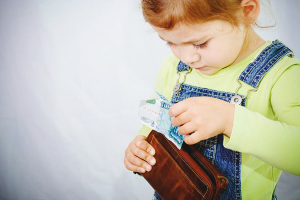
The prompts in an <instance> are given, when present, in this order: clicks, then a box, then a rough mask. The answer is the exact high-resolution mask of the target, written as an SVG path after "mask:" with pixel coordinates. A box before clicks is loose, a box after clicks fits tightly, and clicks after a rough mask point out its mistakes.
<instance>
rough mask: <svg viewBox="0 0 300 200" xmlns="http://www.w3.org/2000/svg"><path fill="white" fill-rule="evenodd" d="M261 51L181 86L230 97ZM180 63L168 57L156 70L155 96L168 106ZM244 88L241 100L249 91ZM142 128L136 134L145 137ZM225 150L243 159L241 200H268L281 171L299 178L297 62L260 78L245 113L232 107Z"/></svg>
mask: <svg viewBox="0 0 300 200" xmlns="http://www.w3.org/2000/svg"><path fill="white" fill-rule="evenodd" d="M269 44H270V42H267V43H266V44H264V45H262V46H261V47H260V48H259V49H257V50H256V51H255V52H253V53H252V54H250V55H249V56H248V57H247V58H245V59H244V60H242V61H240V62H238V63H236V64H234V65H232V66H229V67H227V68H224V69H222V70H220V71H219V72H217V73H216V74H213V75H203V74H201V73H200V72H199V71H197V70H192V72H191V73H190V74H188V76H187V78H186V81H185V83H186V84H189V85H194V86H198V87H206V88H210V89H214V90H219V91H227V92H232V93H234V92H235V90H236V88H237V87H238V83H237V82H236V79H237V78H238V77H239V75H240V74H241V72H242V71H243V70H244V69H245V67H246V66H247V65H248V64H249V63H250V62H251V61H253V60H254V59H255V58H256V56H257V55H258V54H259V53H260V51H261V50H262V49H263V48H265V47H266V45H269ZM178 62H179V60H178V59H177V58H175V57H174V56H169V57H168V58H167V59H166V60H165V61H164V63H163V65H162V67H161V68H160V70H159V73H158V75H157V80H156V90H157V91H159V92H160V93H162V94H163V95H164V96H165V97H167V98H168V99H169V100H170V99H171V97H172V94H173V87H174V85H175V83H176V81H177V78H178V76H177V71H176V69H177V64H178ZM241 83H242V87H241V88H240V89H239V90H238V93H239V94H242V95H246V94H247V91H248V90H249V89H252V87H251V86H249V85H247V84H246V83H243V82H241ZM148 133H149V129H148V128H147V127H143V128H142V129H141V130H140V131H139V134H142V135H147V134H148ZM224 146H225V147H226V148H228V149H231V150H235V151H239V152H241V153H242V164H241V181H242V197H243V199H271V197H272V193H273V190H274V188H275V186H276V184H277V182H278V179H279V176H280V174H281V170H284V171H286V172H288V173H291V174H295V175H298V176H300V60H298V59H294V58H289V57H285V58H283V59H282V60H281V61H279V62H278V63H277V64H276V65H275V66H274V67H273V68H272V69H271V70H270V71H269V72H268V73H267V74H266V75H265V77H264V78H263V80H262V81H261V83H260V85H259V88H258V90H257V91H256V92H250V93H249V95H248V97H247V102H246V107H242V106H237V105H236V106H235V113H234V123H233V130H232V133H231V137H230V138H228V137H226V136H224Z"/></svg>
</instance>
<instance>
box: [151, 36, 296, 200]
mask: <svg viewBox="0 0 300 200" xmlns="http://www.w3.org/2000/svg"><path fill="white" fill-rule="evenodd" d="M286 55H288V56H292V55H293V53H292V51H291V50H290V49H288V48H287V47H285V46H284V45H283V44H282V43H280V42H279V41H274V42H272V44H271V45H269V46H268V47H266V48H265V49H264V50H263V51H262V52H261V53H260V54H259V56H258V57H257V58H256V59H255V60H254V61H253V62H252V63H250V64H249V65H248V66H247V67H246V68H245V70H244V71H243V72H242V73H241V75H240V76H239V79H240V80H241V81H243V82H245V83H247V84H249V85H251V86H252V87H255V88H256V87H257V86H258V85H259V83H260V81H261V80H262V79H263V77H264V75H265V74H266V73H267V72H268V71H269V70H270V69H271V68H272V67H273V66H274V65H275V64H276V63H277V62H278V61H279V60H280V59H281V58H283V57H284V56H286ZM188 68H189V66H187V65H186V64H185V63H183V62H182V61H180V62H179V63H178V66H177V71H179V72H181V71H187V70H188ZM232 81H233V82H234V83H235V81H236V80H232ZM234 95H235V94H234V93H230V92H226V91H217V90H212V89H209V88H202V87H196V86H192V85H187V84H185V83H183V84H182V85H181V91H180V93H179V94H175V93H174V94H173V96H172V103H177V102H180V101H182V100H184V99H187V98H190V97H200V96H208V97H214V98H218V99H221V100H224V101H227V102H230V100H231V97H232V96H234ZM239 95H240V94H239ZM240 96H241V97H242V98H243V97H244V96H243V95H240ZM241 105H242V106H245V105H246V99H243V101H242V103H241ZM196 147H197V148H198V149H199V151H200V152H201V153H203V155H204V156H205V157H207V158H208V159H209V160H210V161H211V163H212V164H213V165H214V166H215V167H216V168H217V169H218V170H219V171H220V172H221V173H222V174H223V175H224V176H226V177H227V179H228V181H229V184H228V186H227V188H226V190H225V191H224V193H223V195H222V196H221V197H220V199H222V200H233V199H242V190H241V153H240V152H236V151H232V150H230V149H226V148H225V147H224V146H223V135H218V136H216V137H213V138H210V139H208V140H204V141H200V142H199V143H197V144H196ZM182 192H184V191H182ZM154 199H158V200H160V199H161V198H160V197H159V195H158V194H157V193H155V196H154ZM272 199H277V198H276V195H275V193H274V194H273V197H272Z"/></svg>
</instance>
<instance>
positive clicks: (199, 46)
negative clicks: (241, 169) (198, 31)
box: [193, 41, 208, 49]
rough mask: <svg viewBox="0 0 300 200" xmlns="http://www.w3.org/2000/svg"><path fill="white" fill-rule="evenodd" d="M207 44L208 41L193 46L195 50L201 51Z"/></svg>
mask: <svg viewBox="0 0 300 200" xmlns="http://www.w3.org/2000/svg"><path fill="white" fill-rule="evenodd" d="M207 43H208V41H206V42H204V43H202V44H193V46H194V47H195V48H196V49H203V48H205V47H206V46H207Z"/></svg>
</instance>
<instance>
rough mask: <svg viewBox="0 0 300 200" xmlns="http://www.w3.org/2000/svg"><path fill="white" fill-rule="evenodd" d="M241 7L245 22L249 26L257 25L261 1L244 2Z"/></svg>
mask: <svg viewBox="0 0 300 200" xmlns="http://www.w3.org/2000/svg"><path fill="white" fill-rule="evenodd" d="M241 6H242V8H243V14H244V19H245V22H246V23H247V24H249V25H250V24H253V23H255V22H256V20H257V18H258V15H259V13H260V2H259V0H242V2H241Z"/></svg>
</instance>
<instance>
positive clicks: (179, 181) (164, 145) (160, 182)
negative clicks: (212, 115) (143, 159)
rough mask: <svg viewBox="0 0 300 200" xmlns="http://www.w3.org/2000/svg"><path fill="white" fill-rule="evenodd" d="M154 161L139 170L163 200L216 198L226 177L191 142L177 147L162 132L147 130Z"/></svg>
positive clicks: (225, 182) (223, 188)
mask: <svg viewBox="0 0 300 200" xmlns="http://www.w3.org/2000/svg"><path fill="white" fill-rule="evenodd" d="M147 141H148V142H149V143H150V144H151V145H152V146H153V148H154V149H155V159H156V164H155V165H154V166H153V167H152V170H151V171H150V172H146V173H143V174H141V175H142V176H143V177H144V178H145V179H146V180H147V181H148V183H149V184H150V185H151V186H152V187H153V189H154V190H155V191H156V192H157V193H158V194H159V196H160V197H161V198H162V199H163V200H168V199H172V200H174V199H189V200H190V199H209V200H210V199H219V198H220V196H221V194H222V192H223V191H224V190H225V189H226V187H227V185H228V180H227V178H226V177H225V176H223V175H222V174H221V173H220V172H219V171H218V170H217V169H216V168H215V166H213V165H212V164H211V163H210V161H209V160H208V159H207V158H206V157H204V156H203V155H202V154H201V153H200V152H199V151H198V150H197V149H196V148H195V147H194V146H189V145H187V144H185V143H183V145H182V148H181V149H180V150H179V149H178V148H177V147H176V146H175V145H174V144H173V143H172V142H170V141H169V140H168V139H167V138H166V137H165V136H164V135H163V134H161V133H158V132H156V131H154V130H153V131H151V133H150V134H149V136H148V137H147Z"/></svg>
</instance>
